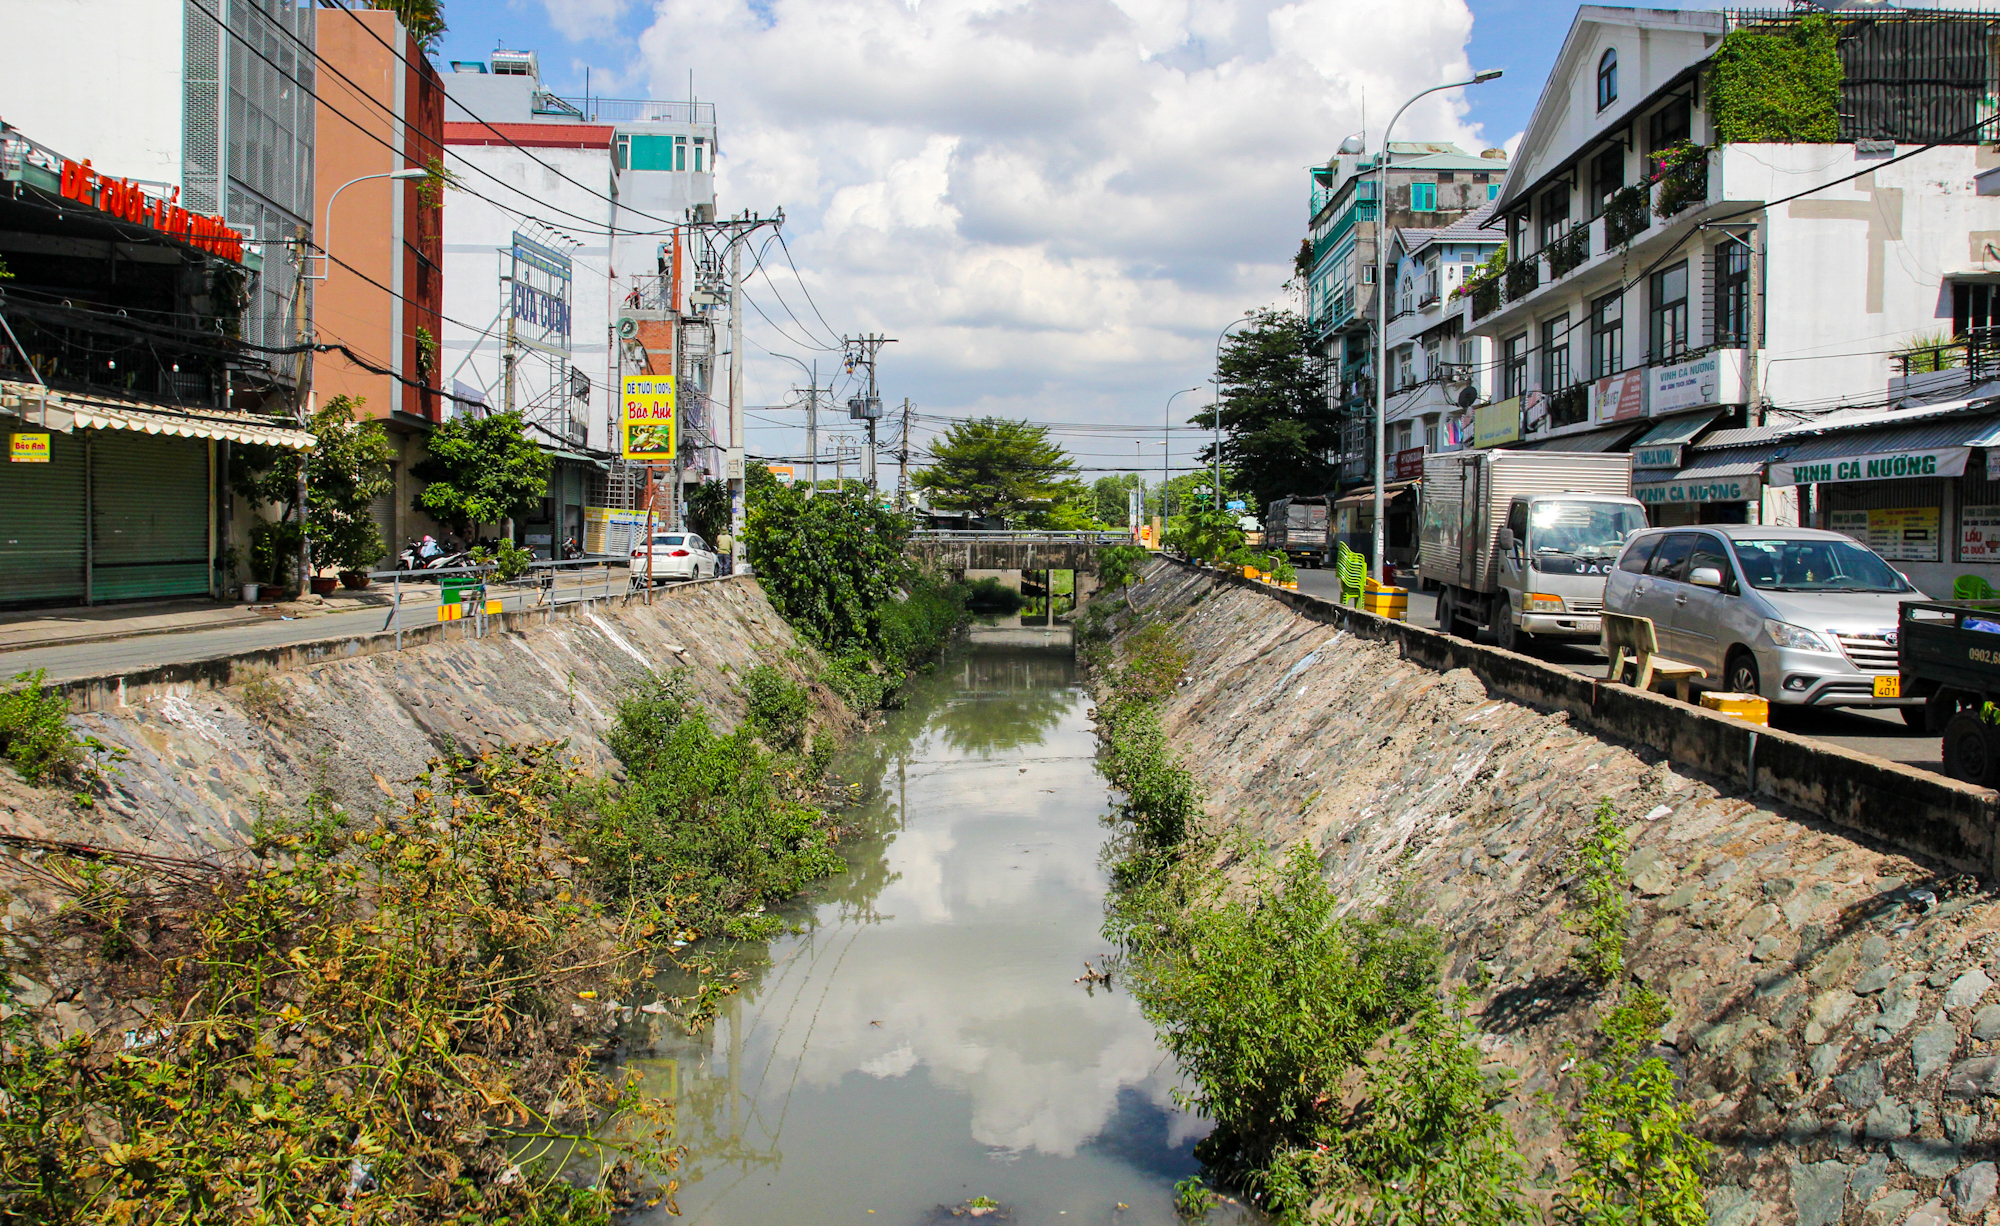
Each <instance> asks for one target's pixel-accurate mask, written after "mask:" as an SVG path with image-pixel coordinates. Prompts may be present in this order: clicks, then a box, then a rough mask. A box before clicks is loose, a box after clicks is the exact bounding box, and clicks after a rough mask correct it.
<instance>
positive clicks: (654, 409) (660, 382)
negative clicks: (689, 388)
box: [619, 375, 680, 464]
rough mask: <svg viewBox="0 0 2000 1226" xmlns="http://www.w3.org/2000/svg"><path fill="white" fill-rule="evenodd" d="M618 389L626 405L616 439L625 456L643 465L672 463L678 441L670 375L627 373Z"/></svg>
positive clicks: (678, 435)
mask: <svg viewBox="0 0 2000 1226" xmlns="http://www.w3.org/2000/svg"><path fill="white" fill-rule="evenodd" d="M621 390H622V391H623V396H622V397H621V401H622V403H623V404H624V406H625V408H624V425H623V437H622V438H621V439H620V440H619V442H620V450H621V452H622V453H623V455H624V456H625V458H626V459H628V460H638V461H640V462H642V463H646V464H671V463H673V461H674V456H675V454H676V453H677V452H678V450H679V447H678V444H679V441H680V434H679V426H680V421H679V416H678V414H677V413H676V412H675V410H674V379H673V376H672V375H626V376H625V378H624V384H623V388H622V389H621Z"/></svg>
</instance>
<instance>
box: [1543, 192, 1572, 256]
mask: <svg viewBox="0 0 2000 1226" xmlns="http://www.w3.org/2000/svg"><path fill="white" fill-rule="evenodd" d="M1567 229H1569V188H1568V187H1565V186H1562V185H1558V186H1556V187H1552V188H1550V189H1549V190H1548V191H1546V192H1543V193H1542V246H1544V247H1546V246H1548V245H1549V244H1550V243H1553V242H1555V241H1556V240H1557V239H1559V238H1561V237H1562V236H1563V231H1565V230H1567Z"/></svg>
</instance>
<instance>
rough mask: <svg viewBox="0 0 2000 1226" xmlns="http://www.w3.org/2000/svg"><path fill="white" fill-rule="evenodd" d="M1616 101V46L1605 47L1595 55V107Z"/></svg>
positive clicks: (1602, 106) (1608, 104) (1600, 108)
mask: <svg viewBox="0 0 2000 1226" xmlns="http://www.w3.org/2000/svg"><path fill="white" fill-rule="evenodd" d="M1616 101H1618V48H1616V47H1607V48H1605V50H1604V54H1603V55H1601V56H1598V57H1597V109H1598V110H1600V111H1601V110H1603V109H1604V108H1605V107H1607V106H1610V105H1611V104H1612V103H1614V102H1616Z"/></svg>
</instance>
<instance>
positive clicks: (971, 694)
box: [634, 631, 1205, 1226]
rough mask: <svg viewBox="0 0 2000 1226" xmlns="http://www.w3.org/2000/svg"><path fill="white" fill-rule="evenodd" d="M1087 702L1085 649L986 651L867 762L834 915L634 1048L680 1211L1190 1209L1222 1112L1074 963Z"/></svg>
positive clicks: (1092, 884) (1063, 1219) (919, 1213)
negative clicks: (671, 1100)
mask: <svg viewBox="0 0 2000 1226" xmlns="http://www.w3.org/2000/svg"><path fill="white" fill-rule="evenodd" d="M1013 637H1015V638H1016V639H1020V638H1022V637H1028V638H1029V641H1034V640H1035V639H1038V638H1039V636H1038V635H1037V636H1023V632H1021V631H1014V632H1013ZM1087 706H1088V702H1087V700H1086V697H1085V695H1084V694H1083V692H1082V691H1081V690H1080V689H1079V688H1078V686H1077V678H1076V673H1075V668H1074V665H1073V663H1072V661H1071V660H1070V658H1069V656H1068V654H1067V652H1066V650H1064V651H1060V652H1056V651H1048V650H1041V651H1036V650H1032V649H1029V648H1027V647H1024V646H1018V645H1017V646H974V647H972V648H970V649H969V650H966V651H964V652H962V653H960V654H958V655H956V656H954V657H952V658H951V659H950V660H948V661H947V662H946V664H945V665H943V666H942V667H941V668H940V670H939V672H938V673H937V674H936V675H935V676H933V677H931V678H928V679H926V680H924V681H922V682H920V683H918V684H917V685H915V686H914V687H913V693H912V694H911V695H910V701H909V705H908V706H907V707H906V708H905V709H904V710H902V711H900V712H896V713H895V714H893V715H892V716H891V717H890V719H889V722H888V726H887V727H886V728H885V729H884V730H883V731H882V732H881V733H879V734H878V735H876V736H874V737H871V738H870V739H869V740H868V741H867V742H866V743H865V744H864V745H862V746H860V747H859V748H858V749H857V752H856V753H855V754H854V755H853V756H851V757H850V758H849V759H848V760H847V762H846V763H845V764H844V767H843V770H842V774H843V777H845V778H848V779H851V780H857V781H860V782H862V783H863V785H864V789H865V790H864V799H863V801H862V803H861V805H860V807H859V808H858V809H857V810H856V811H855V812H854V813H852V814H850V815H849V816H850V817H851V818H853V819H854V820H855V821H856V822H857V823H858V825H859V826H860V827H861V828H862V829H863V830H866V831H868V832H869V833H868V834H867V835H866V836H865V837H862V838H859V839H856V840H853V841H851V842H850V843H849V844H848V845H847V848H846V850H847V851H848V854H849V859H850V862H851V871H850V872H849V873H848V874H847V875H845V876H843V877H840V878H837V879H835V880H833V881H830V882H828V883H826V885H825V886H824V887H823V888H822V889H821V890H819V891H818V892H817V893H816V894H815V895H814V896H813V897H812V898H810V899H809V900H807V903H806V905H802V906H801V907H800V908H799V911H798V915H797V916H796V918H798V919H801V920H804V921H805V922H807V923H808V924H810V925H811V926H812V927H811V931H810V932H809V933H808V934H805V935H801V936H797V937H792V938H787V939H784V940H782V941H779V942H777V943H775V944H774V945H772V946H771V947H770V950H769V961H768V963H767V964H755V963H753V964H752V965H751V967H750V970H751V978H750V979H749V980H748V981H746V990H745V991H743V992H742V993H741V994H740V995H738V996H736V997H734V998H732V999H731V1001H730V1002H729V1004H728V1005H726V1006H725V1008H724V1012H723V1015H722V1017H721V1018H720V1019H719V1021H718V1023H717V1024H716V1025H715V1026H714V1027H712V1028H711V1029H710V1030H708V1031H707V1032H705V1033H703V1034H702V1035H700V1036H697V1037H695V1038H692V1039H690V1038H687V1037H685V1036H678V1035H674V1034H668V1033H661V1034H658V1035H657V1036H656V1038H655V1042H656V1043H657V1050H658V1053H659V1054H658V1056H657V1058H652V1059H647V1060H635V1061H634V1063H635V1064H636V1065H639V1066H640V1067H642V1068H643V1069H644V1070H645V1071H646V1072H647V1074H648V1081H649V1083H650V1084H651V1086H652V1088H654V1089H656V1090H660V1091H664V1092H670V1093H673V1094H675V1096H676V1097H677V1098H678V1100H679V1102H680V1115H679V1132H680V1139H681V1140H682V1141H683V1142H684V1143H685V1144H686V1145H687V1146H689V1151H690V1153H689V1159H688V1164H687V1168H686V1170H685V1171H684V1172H683V1181H684V1187H683V1190H682V1191H681V1193H680V1207H681V1212H682V1219H681V1220H683V1221H686V1222H695V1223H702V1224H703V1226H803V1224H806V1223H820V1222H856V1223H870V1224H876V1223H880V1224H883V1226H890V1224H894V1226H903V1224H904V1223H915V1222H930V1221H935V1220H937V1219H938V1218H939V1217H941V1216H946V1217H948V1215H947V1214H944V1213H942V1212H941V1207H944V1206H951V1205H955V1204H959V1203H962V1202H963V1201H965V1200H966V1199H967V1198H968V1197H972V1196H988V1197H992V1198H994V1199H996V1200H998V1201H1000V1202H1001V1203H1002V1204H1003V1205H1004V1206H1006V1208H1007V1210H1008V1217H1007V1220H1009V1221H1011V1222H1034V1223H1041V1222H1046V1223H1086V1222H1089V1223H1121V1224H1130V1226H1141V1224H1159V1226H1166V1224H1167V1223H1171V1222H1173V1221H1174V1220H1175V1219H1174V1215H1173V1209H1172V1204H1171V1193H1172V1186H1173V1182H1174V1181H1175V1180H1176V1179H1178V1178H1180V1177H1181V1176H1184V1175H1187V1174H1190V1173H1192V1172H1194V1171H1195V1170H1196V1169H1197V1164H1196V1163H1195V1162H1194V1160H1193V1159H1192V1157H1191V1156H1190V1150H1191V1149H1192V1147H1193V1144H1194V1141H1195V1140H1196V1139H1197V1138H1198V1137H1199V1136H1200V1135H1201V1133H1202V1132H1203V1131H1205V1125H1204V1124H1203V1123H1202V1122H1200V1121H1198V1120H1196V1119H1193V1118H1191V1117H1188V1116H1186V1115H1184V1114H1182V1113H1180V1112H1178V1111H1176V1110H1175V1109H1174V1108H1173V1106H1172V1104H1171V1102H1170V1100H1169V1098H1168V1090H1169V1088H1170V1086H1171V1085H1172V1084H1173V1077H1174V1070H1173V1066H1172V1063H1171V1062H1170V1061H1168V1060H1166V1059H1164V1058H1163V1055H1162V1052H1161V1050H1160V1048H1159V1046H1158V1045H1157V1044H1156V1043H1155V1041H1154V1038H1153V1034H1152V1031H1151V1029H1150V1028H1149V1027H1148V1026H1147V1025H1146V1023H1145V1020H1144V1019H1143V1018H1141V1017H1140V1015H1139V1011H1138V1009H1137V1007H1136V1006H1135V1005H1134V1004H1133V1002H1132V1000H1131V998H1129V997H1128V996H1126V995H1125V994H1124V993H1123V992H1122V991H1117V990H1113V991H1109V992H1107V991H1105V990H1103V989H1101V988H1100V989H1097V990H1096V991H1094V992H1090V991H1086V990H1085V988H1084V986H1083V985H1081V984H1077V983H1075V982H1073V981H1074V980H1075V978H1076V977H1077V976H1078V975H1080V974H1082V973H1083V969H1084V968H1083V964H1084V960H1085V959H1090V960H1092V961H1097V960H1099V958H1100V956H1101V955H1102V954H1103V953H1104V951H1105V948H1106V947H1105V945H1104V943H1103V941H1102V939H1101V938H1100V937H1099V935H1098V927H1099V924H1100V922H1101V920H1102V915H1103V898H1104V884H1105V883H1104V874H1103V872H1102V871H1101V869H1100V868H1099V866H1098V853H1099V848H1100V847H1101V845H1102V844H1103V842H1104V839H1105V835H1106V830H1105V827H1104V826H1103V825H1102V824H1101V822H1100V818H1101V816H1102V815H1103V814H1104V813H1105V812H1106V811H1107V808H1108V804H1107V797H1106V792H1105V788H1104V785H1103V782H1102V781H1101V780H1100V779H1099V777H1098V776H1097V774H1096V772H1095V771H1094V770H1093V768H1092V756H1093V752H1094V748H1095V745H1094V741H1093V739H1092V737H1091V733H1090V727H1089V724H1088V722H1087V721H1086V720H1085V718H1084V711H1085V709H1086V707H1087ZM1114 986H1115V985H1114ZM654 1220H660V1219H654Z"/></svg>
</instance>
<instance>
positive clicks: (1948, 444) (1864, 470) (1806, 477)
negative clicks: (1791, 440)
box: [1766, 414, 2000, 485]
mask: <svg viewBox="0 0 2000 1226" xmlns="http://www.w3.org/2000/svg"><path fill="white" fill-rule="evenodd" d="M1996 444H2000V416H1993V415H1990V414H1989V415H1983V416H1978V417H1963V416H1959V417H1945V418H1941V419H1937V420H1932V421H1923V422H1917V423H1913V424H1910V425H1898V426H1893V427H1890V428H1888V429H1880V430H1853V431H1841V432H1839V433H1835V434H1826V435H1820V436H1818V437H1816V438H1807V439H1801V440H1800V441H1799V442H1797V443H1795V444H1793V445H1792V446H1790V447H1789V448H1787V449H1785V451H1784V453H1783V454H1782V455H1779V456H1775V457H1773V458H1772V460H1771V462H1770V466H1769V468H1768V470H1767V473H1766V479H1767V480H1768V481H1769V482H1770V483H1771V484H1772V485H1807V484H1816V483H1837V482H1843V481H1898V480H1907V479H1909V478H1913V477H1957V476H1961V475H1963V474H1964V472H1965V462H1966V460H1967V459H1968V458H1969V457H1970V456H1971V455H1972V449H1973V448H1974V447H1991V446H1995V445H1996Z"/></svg>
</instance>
